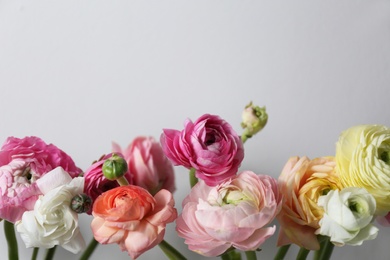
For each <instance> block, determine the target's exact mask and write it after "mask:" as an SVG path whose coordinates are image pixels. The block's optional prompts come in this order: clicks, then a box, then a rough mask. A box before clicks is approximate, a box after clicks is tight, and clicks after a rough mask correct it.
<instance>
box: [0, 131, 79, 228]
mask: <svg viewBox="0 0 390 260" xmlns="http://www.w3.org/2000/svg"><path fill="white" fill-rule="evenodd" d="M57 167H62V168H63V169H64V170H65V171H67V172H68V173H69V175H70V176H71V177H76V176H78V175H79V174H80V173H81V169H79V168H78V167H76V165H75V163H74V162H73V160H72V158H70V157H69V155H67V154H66V153H65V152H63V151H61V150H60V149H58V148H57V147H56V146H54V145H52V144H46V143H45V142H44V141H42V140H41V139H40V138H38V137H34V136H32V137H25V138H22V139H19V138H15V137H9V138H8V139H7V140H6V141H5V143H4V144H3V146H2V148H1V150H0V218H4V219H6V220H8V221H10V222H12V223H15V222H16V221H17V220H19V219H20V218H21V217H22V215H23V213H24V212H25V211H27V210H32V209H33V208H34V204H35V201H36V200H37V199H38V196H39V195H40V194H42V193H41V191H40V190H39V189H38V188H37V186H36V184H35V182H36V181H37V180H38V179H40V178H41V177H42V176H43V175H45V174H46V173H48V172H49V171H51V170H53V169H55V168H57Z"/></svg>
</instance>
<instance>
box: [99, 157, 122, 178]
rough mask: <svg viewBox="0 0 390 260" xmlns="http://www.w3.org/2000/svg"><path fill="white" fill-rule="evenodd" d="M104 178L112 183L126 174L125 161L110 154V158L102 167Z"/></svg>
mask: <svg viewBox="0 0 390 260" xmlns="http://www.w3.org/2000/svg"><path fill="white" fill-rule="evenodd" d="M102 171H103V174H104V177H106V178H107V179H109V180H111V181H114V180H117V179H118V178H120V177H122V176H123V175H125V173H126V172H127V162H126V160H125V159H123V158H122V157H120V156H119V155H117V154H112V156H111V158H108V159H107V160H106V161H105V162H104V163H103V167H102Z"/></svg>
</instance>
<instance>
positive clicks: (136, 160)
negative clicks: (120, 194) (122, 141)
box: [113, 136, 175, 195]
mask: <svg viewBox="0 0 390 260" xmlns="http://www.w3.org/2000/svg"><path fill="white" fill-rule="evenodd" d="M113 148H114V149H113V150H114V152H119V153H122V154H123V156H124V158H125V160H126V161H127V164H128V165H129V171H130V172H131V174H132V176H133V184H134V185H137V186H140V187H142V188H145V189H147V190H148V191H149V192H150V193H151V194H152V195H154V194H156V193H157V192H158V191H159V190H161V189H166V190H169V191H170V192H174V191H175V175H174V171H173V166H172V163H171V162H170V161H169V160H168V158H167V157H166V156H165V154H164V152H163V150H162V148H161V145H160V143H159V142H157V141H156V140H155V139H154V138H153V137H144V136H139V137H137V138H135V139H134V140H133V141H132V142H131V144H130V145H129V146H128V147H127V149H126V150H122V149H121V148H120V146H119V145H117V144H115V143H114V144H113Z"/></svg>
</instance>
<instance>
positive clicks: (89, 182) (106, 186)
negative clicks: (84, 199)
mask: <svg viewBox="0 0 390 260" xmlns="http://www.w3.org/2000/svg"><path fill="white" fill-rule="evenodd" d="M116 154H118V155H119V156H121V157H123V155H122V154H119V153H116ZM111 156H112V153H110V154H107V155H104V156H103V157H102V158H100V159H99V160H98V161H97V162H94V163H93V164H92V165H91V166H90V167H89V168H88V169H87V170H86V171H85V173H84V179H85V182H84V192H85V194H87V195H88V196H89V197H90V198H91V200H92V203H93V202H94V201H95V200H96V198H97V197H98V196H99V195H100V194H102V193H103V192H105V191H108V190H111V189H113V188H116V187H118V186H119V184H118V182H117V181H111V180H108V179H107V178H106V177H104V175H103V171H102V167H103V163H104V162H105V160H106V159H108V158H110V157H111ZM124 177H125V178H126V179H127V181H128V182H129V183H130V184H131V183H132V176H131V175H130V173H129V172H127V173H126V174H125V175H124ZM87 214H89V215H91V214H92V208H91V209H90V210H89V211H88V212H87Z"/></svg>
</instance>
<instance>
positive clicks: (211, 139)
mask: <svg viewBox="0 0 390 260" xmlns="http://www.w3.org/2000/svg"><path fill="white" fill-rule="evenodd" d="M213 143H215V136H214V135H213V134H207V135H206V140H205V141H204V144H205V145H206V146H209V145H212V144H213Z"/></svg>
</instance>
